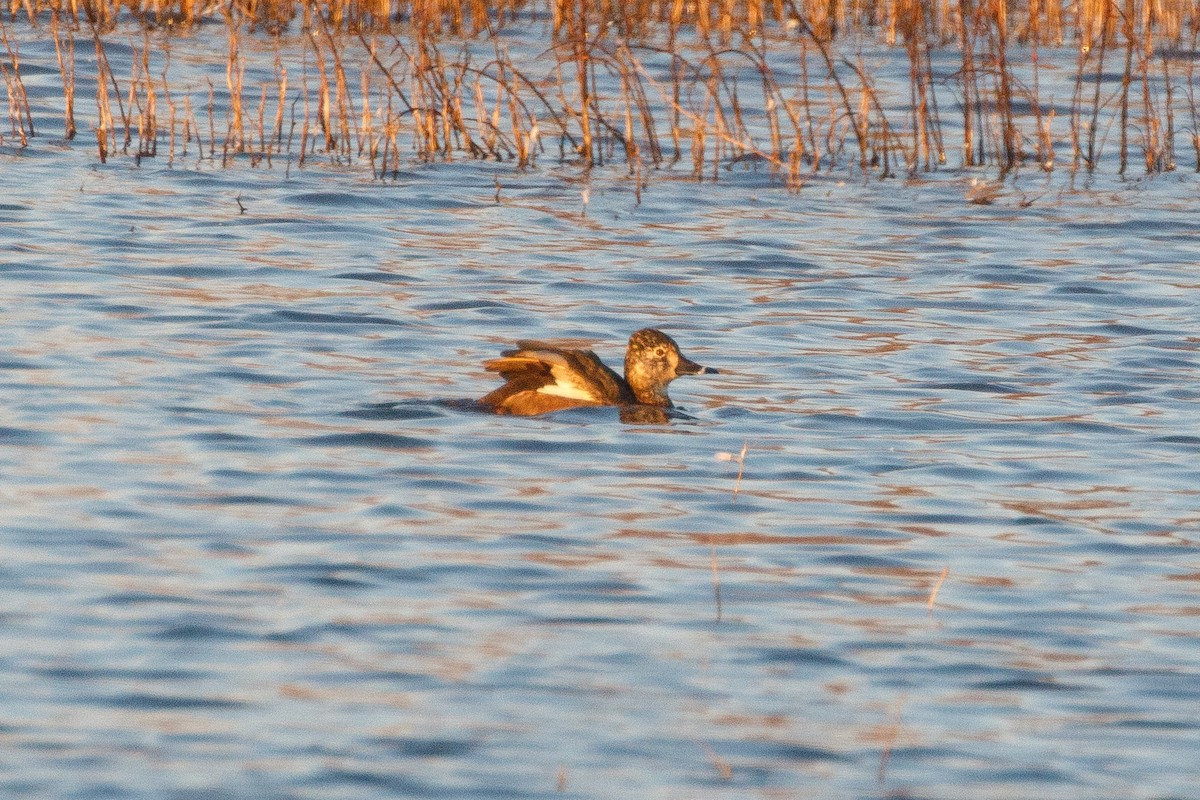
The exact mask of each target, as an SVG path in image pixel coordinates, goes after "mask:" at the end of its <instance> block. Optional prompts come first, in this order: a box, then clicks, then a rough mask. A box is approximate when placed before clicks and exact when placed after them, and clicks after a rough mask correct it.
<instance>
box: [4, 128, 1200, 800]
mask: <svg viewBox="0 0 1200 800" xmlns="http://www.w3.org/2000/svg"><path fill="white" fill-rule="evenodd" d="M0 160H2V161H3V166H2V169H3V176H4V177H3V179H2V180H3V183H4V187H5V198H4V200H3V204H2V205H0V222H2V226H3V227H2V228H0V242H2V247H3V255H2V257H0V308H3V310H4V319H5V324H4V326H3V327H2V328H0V396H2V397H3V398H4V401H3V404H2V408H3V417H2V418H0V496H2V499H3V508H4V511H3V522H2V528H0V532H2V534H3V536H2V546H3V548H4V554H3V555H4V558H3V562H2V566H0V574H2V575H3V579H4V585H5V586H6V588H7V591H6V592H5V593H4V594H3V598H4V600H3V607H2V608H0V623H2V625H3V630H4V633H5V636H6V638H7V640H8V641H9V643H10V644H9V647H8V648H7V650H6V653H5V655H3V656H2V657H0V708H2V709H3V712H0V732H2V733H3V737H4V742H5V747H4V749H3V751H2V755H0V789H2V791H3V794H4V795H5V796H7V797H14V798H25V797H29V798H32V797H38V798H41V797H61V798H89V800H90V799H91V798H201V797H202V798H323V799H324V798H355V800H362V799H363V798H385V797H386V798H391V797H463V798H467V797H470V798H485V797H522V798H526V797H529V798H535V797H551V796H553V797H574V798H606V797H646V798H695V797H714V798H726V797H727V798H743V797H763V798H766V797H789V798H791V797H797V798H798V797H820V798H829V797H846V798H882V797H929V798H960V797H964V796H971V797H975V798H1008V797H1081V798H1082V797H1122V798H1168V797H1190V796H1195V785H1196V781H1197V779H1200V767H1197V766H1196V765H1195V764H1196V761H1195V748H1196V744H1197V741H1198V740H1200V724H1198V723H1197V720H1196V715H1195V714H1194V713H1193V711H1192V709H1193V708H1194V707H1195V703H1196V701H1197V700H1198V699H1200V690H1198V688H1197V687H1198V686H1200V682H1198V680H1197V679H1198V678H1200V643H1198V636H1200V625H1198V623H1197V619H1198V615H1197V611H1198V609H1200V556H1198V551H1197V544H1198V543H1200V534H1198V522H1200V513H1198V511H1197V508H1198V506H1197V503H1198V500H1197V493H1198V491H1200V488H1198V487H1200V468H1198V467H1197V463H1198V459H1197V456H1198V455H1200V426H1198V425H1197V422H1196V420H1197V416H1196V413H1195V408H1196V402H1197V399H1200V390H1198V389H1197V386H1198V379H1200V354H1198V347H1200V345H1198V342H1200V339H1198V338H1197V330H1200V326H1198V324H1197V323H1198V322H1200V313H1198V303H1197V297H1198V295H1197V288H1198V286H1200V282H1198V279H1197V277H1196V269H1195V265H1196V253H1197V250H1196V246H1195V234H1196V221H1195V210H1194V205H1195V201H1194V196H1195V180H1194V178H1193V177H1191V176H1187V175H1179V176H1167V177H1163V178H1159V179H1156V180H1153V181H1148V182H1137V181H1130V182H1110V183H1103V184H1094V185H1091V186H1076V187H1070V186H1069V185H1067V183H1066V181H1064V180H1063V179H1062V176H1055V177H1054V178H1052V179H1050V182H1048V183H1046V184H1041V183H1039V182H1038V180H1037V179H1033V178H1029V177H1027V178H1025V179H1023V180H1022V181H1021V182H1020V183H1019V184H1018V185H1016V186H1013V185H1009V186H1006V187H1005V188H1004V189H1003V191H1002V193H1001V195H1000V197H999V198H998V199H997V201H996V203H995V204H993V205H990V206H981V205H974V204H971V203H969V202H968V201H967V199H966V198H967V194H968V192H969V191H970V186H969V182H970V176H963V175H958V174H955V173H952V172H948V173H943V174H942V175H941V176H938V177H935V178H932V179H929V180H923V181H914V182H908V183H905V182H902V181H888V182H884V183H879V182H872V183H868V184H863V183H858V182H849V183H844V182H841V181H839V180H838V179H836V178H818V179H816V180H814V181H813V182H811V183H810V184H809V186H807V187H806V188H805V190H804V191H803V192H801V193H799V194H794V195H793V194H788V193H786V192H784V191H782V190H781V189H779V188H777V187H774V186H772V185H771V184H770V182H769V181H768V180H766V178H765V177H764V176H762V175H759V174H756V173H748V172H738V171H733V172H730V173H729V174H728V175H727V177H726V179H725V180H724V181H722V182H721V183H718V184H710V183H708V184H699V185H698V184H695V183H692V182H690V181H686V180H675V179H672V178H671V177H670V176H666V175H664V176H657V177H655V178H654V179H653V181H652V186H651V188H650V190H649V191H648V192H647V193H645V194H644V195H643V196H642V202H641V203H640V205H639V204H638V203H637V202H636V200H635V197H634V192H633V189H632V187H631V186H630V185H629V184H628V182H627V181H626V180H625V179H623V178H622V177H621V175H620V174H619V173H608V172H603V171H601V172H599V173H597V175H596V176H595V178H594V180H593V181H592V182H591V184H590V185H587V186H585V185H584V184H582V183H581V182H580V180H579V175H578V173H577V172H576V171H575V170H573V169H572V168H563V169H561V170H558V169H554V168H550V167H546V168H542V169H538V170H535V171H532V172H530V173H527V174H524V175H521V174H517V173H514V172H512V171H511V170H510V169H508V168H507V167H504V166H488V165H481V164H478V163H470V162H465V163H463V162H460V163H454V164H443V165H438V166H434V167H420V168H417V167H414V168H413V169H412V170H411V172H409V173H406V174H402V175H401V176H400V177H399V178H398V179H397V180H396V181H394V182H382V183H381V182H374V181H371V180H370V176H369V175H364V174H363V172H364V171H363V170H361V169H349V170H345V171H341V170H335V169H330V168H321V167H316V168H308V169H304V170H293V171H290V172H288V173H286V174H285V172H284V171H282V170H279V169H275V170H252V169H248V168H238V169H232V170H225V171H221V170H213V169H211V168H207V167H203V166H201V167H199V168H196V167H194V166H189V167H185V168H181V167H177V168H175V169H170V168H167V167H166V166H165V165H164V164H162V163H155V162H152V161H151V162H143V164H142V166H140V167H136V166H134V165H133V164H132V163H130V162H128V161H125V160H120V161H117V162H114V163H113V164H110V165H108V166H103V167H101V166H99V165H97V164H95V163H94V155H93V154H92V153H90V152H89V151H88V147H87V146H86V145H77V146H73V147H71V148H70V149H58V148H55V147H50V146H42V147H35V148H32V149H31V150H27V151H11V150H10V151H5V152H4V153H3V154H0ZM585 190H586V191H585ZM497 193H498V196H499V200H498V201H497ZM585 194H586V198H585ZM239 199H240V202H241V203H242V205H244V207H245V209H246V211H245V213H241V212H240V209H239V206H238V201H239ZM585 199H586V203H585ZM1030 202H1032V204H1029V203H1030ZM647 325H654V326H657V327H661V328H663V329H664V330H666V331H668V332H670V333H671V334H672V335H673V336H674V337H675V338H676V339H677V340H678V341H679V342H680V344H681V346H682V348H683V350H684V352H685V353H686V354H687V355H689V356H690V357H692V358H694V359H696V360H697V361H699V362H700V363H703V364H707V365H711V366H713V367H716V368H718V369H720V370H721V373H722V374H720V375H713V376H702V377H695V378H685V379H681V380H679V381H677V382H676V383H675V384H673V386H672V395H673V397H674V399H675V401H676V403H677V404H679V405H681V406H683V407H684V408H685V409H686V410H687V412H688V414H689V415H690V416H691V417H692V419H690V420H688V419H685V420H678V421H675V422H674V423H672V424H670V425H651V426H636V425H624V424H622V423H621V422H620V421H619V420H618V418H617V413H616V411H615V410H613V409H588V410H579V411H573V412H567V413H562V414H558V415H552V416H548V417H542V418H531V419H521V418H509V417H492V416H487V415H482V414H478V413H472V412H470V411H468V410H464V409H461V408H459V407H457V406H456V405H455V404H454V403H453V402H449V403H448V402H446V401H455V400H463V399H469V398H475V397H479V396H481V395H482V394H484V393H486V392H487V391H489V390H490V389H492V388H493V387H494V386H495V376H493V375H489V374H488V373H485V372H484V371H483V370H482V368H481V366H480V363H481V362H482V361H483V360H485V359H487V358H491V357H494V356H495V355H496V354H497V353H498V352H499V351H500V350H501V349H504V348H505V347H507V346H510V345H511V343H512V342H513V341H514V340H516V339H518V338H549V339H567V340H577V341H581V342H584V343H587V344H589V345H591V346H594V347H595V349H596V350H597V351H598V352H599V353H600V354H601V355H602V357H604V358H605V359H606V360H607V361H608V362H609V363H610V364H613V365H617V364H619V362H620V357H621V352H622V348H623V344H624V340H625V338H626V337H627V336H628V334H629V333H630V332H631V331H633V330H635V329H637V328H640V327H644V326H647ZM743 445H745V446H746V448H747V450H746V454H745V462H744V474H743V476H742V479H741V481H740V483H738V482H737V474H738V464H737V463H736V461H731V460H729V459H728V457H725V458H724V460H722V457H720V454H732V455H735V456H736V455H737V454H738V453H740V452H741V450H742V447H743ZM735 489H736V494H735ZM943 571H945V578H944V580H941V576H942V575H943ZM939 581H940V583H939ZM935 587H936V588H937V592H936V596H935V598H934V602H933V605H932V608H931V607H930V605H929V598H930V595H931V593H932V592H933V591H934V589H935Z"/></svg>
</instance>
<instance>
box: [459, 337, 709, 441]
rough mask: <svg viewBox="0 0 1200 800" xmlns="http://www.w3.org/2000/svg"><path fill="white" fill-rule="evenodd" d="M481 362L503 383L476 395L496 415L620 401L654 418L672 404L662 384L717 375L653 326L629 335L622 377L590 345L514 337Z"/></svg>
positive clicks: (599, 404)
mask: <svg viewBox="0 0 1200 800" xmlns="http://www.w3.org/2000/svg"><path fill="white" fill-rule="evenodd" d="M483 367H484V369H486V370H488V371H489V372H496V373H499V375H500V377H501V378H503V379H504V385H503V386H501V387H500V388H499V389H496V390H495V391H492V392H489V393H488V394H487V395H485V396H484V397H482V398H480V399H479V401H478V402H479V405H480V406H482V407H483V408H485V409H487V410H489V411H492V412H493V413H496V414H514V415H518V416H534V415H537V414H546V413H549V412H551V411H561V410H563V409H567V408H579V407H581V406H622V407H624V408H626V409H632V410H633V411H634V412H636V411H637V410H638V409H639V408H640V409H642V410H643V411H652V416H653V417H654V418H655V419H659V418H664V419H665V417H666V413H665V409H670V408H674V405H673V404H672V403H671V398H670V397H669V396H668V395H667V384H669V383H670V382H671V381H673V380H675V379H676V378H678V377H679V376H680V375H712V374H718V370H715V369H713V368H712V367H705V366H701V365H700V364H697V363H696V362H695V361H692V360H691V359H689V358H686V357H685V356H684V355H683V354H682V353H681V352H679V345H677V344H676V343H675V340H674V339H672V338H671V337H670V336H668V335H667V334H665V333H663V332H662V331H660V330H657V329H655V328H643V329H642V330H640V331H637V332H635V333H634V334H633V335H632V336H630V337H629V346H628V348H626V350H625V376H624V377H622V376H620V375H618V374H617V373H616V372H614V371H613V370H612V369H610V368H609V367H607V366H606V365H605V364H604V362H603V361H601V360H600V359H599V357H597V356H596V354H595V353H593V352H592V351H591V350H573V349H567V348H563V347H555V346H553V345H550V344H546V343H545V342H535V341H518V342H517V347H516V349H514V350H505V351H503V352H502V353H501V354H500V358H496V359H492V360H491V361H485V362H484V363H483ZM631 416H632V417H633V418H638V417H639V416H645V414H641V415H639V414H637V413H633V414H632V415H631Z"/></svg>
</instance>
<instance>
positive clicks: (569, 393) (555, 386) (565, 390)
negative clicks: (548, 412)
mask: <svg viewBox="0 0 1200 800" xmlns="http://www.w3.org/2000/svg"><path fill="white" fill-rule="evenodd" d="M538 394H552V395H554V396H555V397H569V398H571V399H572V400H589V401H591V402H593V403H594V402H596V396H595V395H594V394H592V393H591V392H589V391H586V390H584V389H580V388H579V387H577V386H563V385H562V384H559V383H550V384H547V385H545V386H542V387H541V388H539V389H538Z"/></svg>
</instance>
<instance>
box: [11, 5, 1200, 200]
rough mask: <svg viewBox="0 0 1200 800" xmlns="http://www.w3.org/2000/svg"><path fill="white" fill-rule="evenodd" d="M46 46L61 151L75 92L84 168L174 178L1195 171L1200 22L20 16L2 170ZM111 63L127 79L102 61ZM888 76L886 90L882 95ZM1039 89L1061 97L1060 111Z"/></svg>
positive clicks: (327, 12) (1133, 15)
mask: <svg viewBox="0 0 1200 800" xmlns="http://www.w3.org/2000/svg"><path fill="white" fill-rule="evenodd" d="M80 9H81V10H80ZM216 24H220V25H221V26H223V28H224V38H225V42H224V45H225V46H224V48H223V49H224V54H223V58H222V62H223V63H220V64H219V65H218V64H217V63H216V60H215V59H214V63H213V65H212V67H213V71H215V70H216V69H218V68H219V69H221V70H222V72H223V74H221V75H220V76H219V77H218V78H217V80H216V81H214V77H215V76H213V75H211V74H207V75H205V76H204V77H203V82H202V83H198V82H197V81H196V80H195V79H194V78H192V79H189V81H188V84H189V85H187V86H184V87H180V85H179V84H178V83H176V84H175V85H172V82H173V80H174V81H177V80H179V79H177V78H173V77H172V61H171V47H172V42H173V41H175V40H176V38H177V37H191V38H195V37H208V39H210V40H211V39H212V38H213V35H212V33H210V32H209V31H210V29H211V28H212V27H213V26H214V25H216ZM22 26H26V27H22ZM518 26H520V28H519V31H520V36H523V37H524V40H523V41H522V40H520V39H519V38H518V40H517V41H520V47H512V46H510V45H509V44H508V42H509V41H510V40H511V37H510V35H509V34H510V32H511V31H512V30H513V29H514V28H517V27H518ZM47 28H48V32H49V35H50V36H51V37H52V38H53V42H54V48H55V49H54V52H55V56H56V58H57V71H58V75H59V77H60V80H61V88H62V101H61V104H60V107H59V109H58V110H59V111H60V112H61V113H62V116H63V124H64V135H63V138H64V139H65V140H67V141H70V140H72V139H73V138H74V137H75V135H76V132H77V128H76V126H77V124H78V121H77V120H78V117H79V114H80V110H79V107H78V105H77V103H76V99H77V98H76V92H77V87H92V91H93V92H94V97H95V112H94V114H92V115H91V119H90V120H89V122H90V125H91V127H92V128H93V131H94V134H95V140H96V147H97V155H98V157H99V159H100V161H101V162H104V161H107V160H108V158H109V157H111V156H112V155H113V154H116V153H121V154H131V150H132V155H133V156H134V157H135V158H137V159H143V158H156V157H159V156H160V154H162V153H165V155H166V157H167V159H168V161H169V162H171V163H174V161H175V160H176V159H179V158H183V157H185V156H186V155H187V154H188V153H189V149H188V148H189V145H191V144H192V143H195V145H196V154H195V157H196V158H200V159H210V160H213V161H214V162H218V163H220V164H221V165H223V166H230V165H233V164H236V163H241V162H243V161H246V162H248V163H249V164H250V166H252V167H257V166H260V165H263V164H265V165H266V166H268V167H269V166H271V165H272V164H273V162H274V160H275V159H277V158H285V159H286V160H287V163H288V165H289V168H290V165H291V164H292V163H293V162H295V163H296V164H297V165H300V166H303V165H304V164H305V163H306V162H307V161H308V160H309V159H312V158H321V159H323V160H326V161H327V162H329V163H332V164H338V165H349V164H354V163H365V164H367V165H368V166H369V167H370V169H371V171H372V173H373V174H374V175H376V176H377V177H385V176H387V175H395V174H397V173H398V172H399V171H400V170H401V168H402V166H403V164H404V163H405V162H406V161H407V160H408V159H409V158H411V159H415V160H417V161H426V162H432V161H450V160H453V159H455V158H459V157H467V158H476V159H489V160H495V161H503V162H511V163H513V164H514V165H515V166H516V167H517V168H519V169H524V168H527V167H530V166H532V165H534V164H535V163H536V162H537V161H538V160H539V158H541V157H543V156H544V155H545V154H546V152H547V144H548V143H550V142H556V143H557V148H556V149H557V159H558V160H559V161H562V162H569V163H576V164H578V165H579V166H580V167H581V168H584V169H587V168H591V167H600V166H604V165H610V164H613V163H621V164H624V165H625V167H626V168H627V169H628V172H629V174H630V176H631V177H632V178H633V180H634V181H635V183H636V185H637V186H638V187H639V191H640V187H641V186H642V185H643V183H644V181H645V180H646V175H647V174H648V173H649V172H650V171H651V170H654V169H670V168H672V167H674V166H675V165H677V164H679V163H681V162H682V163H684V164H689V165H690V174H691V175H692V177H693V178H695V179H696V180H718V179H720V177H721V175H722V172H723V171H726V170H732V169H737V168H744V169H754V168H762V169H764V170H766V171H768V172H769V173H770V175H772V176H773V177H775V178H776V179H778V180H780V181H781V182H782V183H783V184H784V185H786V186H788V187H789V188H792V189H798V188H800V187H801V186H803V185H804V183H805V181H806V180H807V179H808V178H809V176H811V175H813V174H818V173H821V172H828V171H831V170H835V169H839V168H842V169H846V170H848V171H849V172H851V173H854V174H858V175H860V176H863V177H868V176H872V175H873V176H878V177H889V176H892V175H897V174H908V175H914V174H918V173H921V172H931V171H935V170H937V169H939V168H942V167H945V166H947V165H950V166H962V167H968V168H973V167H983V166H990V167H992V168H994V169H995V170H996V172H997V173H998V175H999V176H1000V177H1001V178H1003V177H1005V176H1008V175H1010V174H1012V173H1013V172H1016V171H1018V170H1022V169H1036V170H1040V171H1044V172H1050V171H1053V170H1055V169H1056V168H1058V167H1059V166H1060V165H1063V166H1065V167H1066V168H1068V169H1069V170H1070V172H1071V173H1072V174H1073V173H1074V172H1076V171H1079V170H1083V171H1085V172H1090V171H1093V170H1095V169H1097V167H1098V166H1100V164H1101V163H1102V162H1104V159H1106V158H1107V159H1109V161H1108V162H1105V163H1113V164H1114V166H1115V171H1116V172H1117V173H1118V174H1120V175H1124V174H1125V173H1126V172H1127V171H1128V169H1129V168H1130V166H1131V164H1133V163H1135V162H1140V163H1141V165H1142V166H1143V167H1144V169H1145V171H1146V172H1147V173H1159V172H1166V171H1170V170H1174V169H1176V167H1177V165H1176V158H1177V155H1178V150H1177V143H1176V138H1177V136H1179V135H1183V136H1184V137H1185V141H1187V142H1189V143H1190V144H1191V149H1192V151H1193V152H1194V155H1195V168H1196V169H1197V170H1198V171H1200V134H1198V133H1197V131H1198V129H1200V111H1198V109H1197V103H1198V98H1197V94H1196V91H1195V89H1194V80H1193V79H1194V77H1195V75H1194V71H1195V62H1196V59H1197V52H1198V50H1200V8H1197V7H1195V6H1194V4H1186V3H1180V2H1178V0H1153V2H1152V0H1082V2H1079V3H1070V4H1068V3H1064V2H1061V0H1048V1H1047V0H1027V2H1026V3H1023V4H1022V3H1016V2H1012V1H1010V0H883V1H882V2H869V3H868V2H865V0H844V2H840V3H828V2H813V1H811V0H770V2H761V1H759V0H744V1H743V2H740V3H733V2H729V0H722V2H709V0H692V2H688V3H684V2H682V0H672V2H649V0H636V1H635V2H616V0H601V2H584V0H553V2H549V3H544V4H531V3H520V2H515V0H498V1H497V2H489V3H484V2H482V0H461V1H453V2H452V0H422V1H421V2H398V1H397V2H383V0H379V1H378V2H370V3H367V2H362V0H355V1H354V2H349V3H347V2H344V0H326V1H325V2H321V3H312V2H306V3H296V2H288V1H286V0H262V1H261V2H256V3H252V4H229V5H226V6H222V7H219V9H218V10H217V11H216V12H214V11H213V7H211V6H208V5H205V4H199V3H195V2H193V0H175V2H157V3H154V4H152V5H150V6H147V5H144V4H135V3H132V2H123V1H122V0H96V2H92V3H88V4H85V5H83V6H80V7H76V6H69V7H68V6H62V5H61V4H55V3H41V2H37V0H23V1H22V2H21V3H17V2H13V3H12V4H11V6H10V9H9V15H8V18H7V19H5V20H0V76H2V77H3V79H4V83H5V88H6V95H7V100H8V109H9V114H8V116H9V125H8V128H9V130H10V137H11V141H12V142H13V143H14V144H17V145H18V146H22V147H24V146H28V144H29V142H30V140H31V139H33V138H35V136H36V128H35V121H36V120H37V114H35V110H34V107H33V104H31V102H30V99H29V97H28V94H27V92H26V89H25V84H24V81H23V78H22V74H21V63H22V62H21V52H20V46H19V42H20V41H21V40H22V39H21V37H22V36H25V35H27V31H28V30H32V31H34V32H35V33H36V32H40V31H44V30H46V29H47ZM76 34H81V35H82V37H83V40H84V41H87V39H90V40H91V42H90V45H91V47H90V48H89V49H88V50H84V49H82V48H81V47H79V44H80V42H79V41H78V40H77V37H76ZM248 37H252V38H253V39H254V46H253V47H248V46H247V44H248V41H249V40H248ZM262 42H273V46H271V47H264V46H263V45H262ZM114 43H119V44H122V45H123V44H125V43H128V48H127V51H128V54H126V48H122V54H121V57H120V58H115V57H113V56H111V55H110V52H109V50H110V48H111V47H112V45H113V44H114ZM89 50H90V53H91V57H85V54H87V53H88V52H89ZM514 51H518V52H514ZM266 52H269V53H270V56H269V58H268V59H267V60H266V61H265V62H264V55H263V54H264V53H266ZM891 53H899V54H902V58H903V61H902V62H900V63H903V65H904V66H903V68H901V69H896V68H895V64H893V65H892V67H890V68H889V69H890V72H889V71H887V70H883V71H881V69H880V63H881V62H882V61H885V60H887V59H889V58H891V55H890V54H891ZM881 54H883V55H881ZM114 64H116V66H114ZM159 65H161V68H156V67H158V66H159ZM192 68H193V70H194V69H195V67H194V65H193V67H192ZM1048 68H1050V69H1054V70H1057V71H1058V73H1059V74H1060V75H1065V74H1068V73H1066V70H1072V71H1073V72H1072V73H1069V74H1071V76H1072V77H1071V78H1069V79H1065V80H1064V79H1060V80H1059V85H1060V86H1063V87H1066V88H1067V91H1068V92H1069V95H1070V96H1069V98H1068V99H1066V100H1060V101H1059V103H1058V104H1057V105H1056V102H1055V98H1054V97H1053V96H1051V97H1049V98H1047V97H1046V96H1044V93H1045V92H1046V91H1047V90H1046V86H1047V82H1046V70H1047V69H1048ZM297 71H298V72H299V80H298V81H296V80H292V77H291V76H293V75H295V74H296V72H297ZM264 75H266V76H268V77H266V78H265V79H264V78H263V77H262V76H264ZM251 76H257V77H251ZM218 83H219V85H220V89H218V88H217V84H218ZM205 89H207V91H205ZM1060 91H1061V89H1060ZM205 94H206V95H207V96H206V97H205ZM160 103H165V104H166V107H167V113H166V114H165V115H163V114H162V113H161V111H160ZM181 104H182V105H181ZM197 104H200V105H201V106H202V107H203V109H204V112H205V113H206V114H207V117H208V124H207V128H208V130H207V142H205V141H204V140H203V139H204V137H203V134H202V132H201V127H200V125H198V124H197V120H196V105H197ZM1063 105H1065V106H1066V109H1063V110H1064V111H1065V112H1066V113H1065V115H1064V114H1063V113H1060V111H1059V108H1061V107H1062V106H1063ZM40 112H41V109H40V108H39V109H38V113H40ZM947 115H949V116H947ZM218 116H223V118H224V120H223V124H218V122H217V117H218ZM289 117H290V127H289V129H288V131H287V133H286V135H285V131H284V128H285V123H286V122H287V120H288V118H289ZM1180 120H1183V121H1184V124H1183V125H1182V126H1181V124H1180ZM297 131H298V132H299V139H298V146H297V143H296V138H295V134H296V133H297ZM134 137H136V144H135V141H134ZM4 138H5V137H0V141H3V139H4ZM954 138H957V139H958V142H957V144H955V143H954V141H953V139H954ZM294 146H296V149H295V150H293V147H294ZM1110 148H1111V149H1110ZM955 150H957V151H958V152H960V154H961V157H960V159H959V164H958V165H954V164H951V159H950V158H949V157H948V155H947V154H948V152H953V151H955ZM1064 151H1066V152H1064Z"/></svg>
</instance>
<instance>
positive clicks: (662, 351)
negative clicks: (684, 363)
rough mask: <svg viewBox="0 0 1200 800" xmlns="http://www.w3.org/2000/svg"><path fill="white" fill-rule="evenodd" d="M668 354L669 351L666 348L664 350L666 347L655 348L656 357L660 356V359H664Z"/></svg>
mask: <svg viewBox="0 0 1200 800" xmlns="http://www.w3.org/2000/svg"><path fill="white" fill-rule="evenodd" d="M666 354H667V350H666V348H664V347H656V348H654V355H656V356H658V357H659V358H662V357H663V356H665V355H666Z"/></svg>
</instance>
